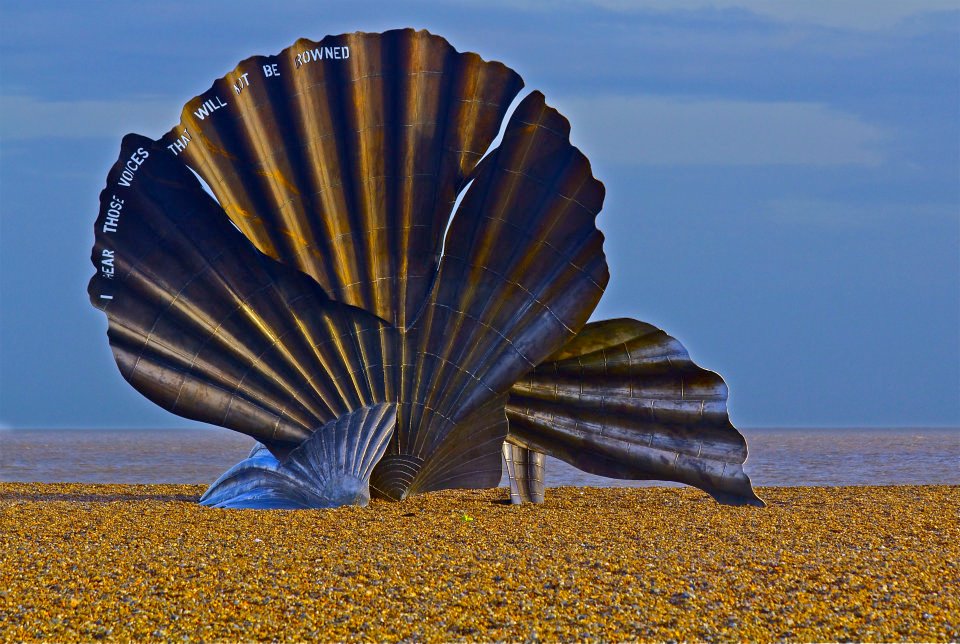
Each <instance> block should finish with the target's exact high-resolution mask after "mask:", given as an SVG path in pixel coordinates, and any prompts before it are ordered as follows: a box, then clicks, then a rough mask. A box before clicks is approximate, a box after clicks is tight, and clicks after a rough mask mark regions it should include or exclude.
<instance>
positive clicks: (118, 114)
mask: <svg viewBox="0 0 960 644" xmlns="http://www.w3.org/2000/svg"><path fill="white" fill-rule="evenodd" d="M182 104H183V101H177V100H169V99H163V100H161V99H157V98H144V99H140V100H118V101H104V100H77V101H48V100H42V99H38V98H33V97H30V96H3V97H0V114H2V115H3V118H2V119H0V139H2V140H4V141H13V140H25V139H38V138H47V137H51V138H69V139H76V138H92V137H112V138H117V139H119V138H120V137H121V136H123V135H124V134H127V133H128V132H139V133H142V134H145V135H147V136H151V137H159V136H160V135H162V134H163V133H165V132H166V131H167V130H168V129H170V128H171V127H173V126H174V125H175V124H176V123H178V122H179V121H180V113H179V106H180V105H182Z"/></svg>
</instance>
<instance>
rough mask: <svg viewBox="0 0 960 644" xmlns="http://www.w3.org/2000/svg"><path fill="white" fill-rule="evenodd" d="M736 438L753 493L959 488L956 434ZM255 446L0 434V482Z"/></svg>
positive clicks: (127, 470) (219, 468)
mask: <svg viewBox="0 0 960 644" xmlns="http://www.w3.org/2000/svg"><path fill="white" fill-rule="evenodd" d="M741 432H742V433H743V434H744V436H745V437H746V439H747V444H748V446H749V450H750V456H749V458H748V459H747V463H746V465H745V467H744V469H745V470H746V472H747V474H749V475H750V478H751V479H752V481H753V484H754V485H755V486H822V485H830V486H841V485H960V428H906V429H905V428H896V429H849V428H844V429H826V428H817V429H746V430H741ZM253 445H254V442H253V440H252V439H250V438H248V437H246V436H244V435H242V434H238V433H235V432H231V431H228V430H224V429H217V428H209V429H208V428H202V429H154V430H144V429H137V430H130V429H14V430H11V429H4V430H0V481H2V482H11V481H22V482H43V483H54V482H81V483H204V484H208V483H211V482H213V481H214V480H216V478H217V477H218V476H219V475H220V474H221V473H222V472H224V471H225V470H226V469H227V468H229V467H230V466H232V465H233V464H234V463H236V462H237V461H239V460H241V459H243V458H244V457H245V456H246V455H247V453H248V452H249V451H250V449H251V447H252V446H253ZM501 484H502V485H505V484H506V482H505V480H504V481H502V482H501ZM546 485H547V486H548V487H560V486H586V487H641V486H648V485H664V484H662V483H656V482H650V481H624V480H619V479H608V478H604V477H600V476H594V475H592V474H587V473H585V472H581V471H579V470H577V469H575V468H573V467H571V466H569V465H567V464H566V463H564V462H562V461H558V460H555V459H548V461H547V466H546ZM666 485H672V484H666Z"/></svg>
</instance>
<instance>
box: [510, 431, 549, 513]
mask: <svg viewBox="0 0 960 644" xmlns="http://www.w3.org/2000/svg"><path fill="white" fill-rule="evenodd" d="M546 458H547V457H546V455H545V454H543V453H542V452H535V451H533V450H532V449H527V448H526V447H520V446H519V445H514V444H513V443H509V442H507V441H504V443H503V460H504V461H506V463H507V476H508V477H509V479H510V502H511V503H513V504H514V505H517V504H520V503H543V473H544V469H545V467H546Z"/></svg>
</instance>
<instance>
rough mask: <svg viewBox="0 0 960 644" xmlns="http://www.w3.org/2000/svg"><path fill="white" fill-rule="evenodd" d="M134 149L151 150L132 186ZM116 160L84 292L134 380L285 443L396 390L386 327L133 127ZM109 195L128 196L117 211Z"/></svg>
mask: <svg viewBox="0 0 960 644" xmlns="http://www.w3.org/2000/svg"><path fill="white" fill-rule="evenodd" d="M131 156H136V158H138V159H142V161H141V164H140V165H139V166H137V170H136V175H135V179H134V180H133V181H132V182H130V185H129V186H124V185H122V183H121V180H122V179H123V177H122V175H121V173H122V172H123V170H124V169H125V168H126V167H127V163H126V162H125V161H126V160H127V159H129V158H130V157H131ZM120 159H121V160H120V161H119V162H118V163H117V164H116V165H115V166H114V168H113V170H112V171H111V172H110V174H109V176H108V179H107V189H106V190H104V192H103V193H102V194H101V202H102V213H101V216H100V218H99V219H98V221H97V228H96V231H97V233H96V244H95V246H94V250H93V257H92V259H93V261H94V264H95V265H97V266H98V267H100V271H99V272H98V273H97V274H96V275H95V276H94V277H93V279H92V280H91V282H90V286H89V293H90V298H91V301H92V303H93V304H94V305H95V306H98V307H100V308H102V309H103V311H104V312H105V313H106V314H107V317H108V320H109V323H110V326H109V331H108V336H109V338H110V344H111V346H112V348H113V351H114V356H115V358H116V360H117V364H118V366H119V368H120V372H121V374H122V375H123V377H124V378H125V379H126V380H127V381H128V382H130V384H131V385H133V386H134V388H136V389H137V390H138V391H140V392H141V393H142V394H144V395H145V396H146V397H148V398H149V399H151V400H153V401H154V402H156V403H157V404H159V405H161V406H162V407H164V408H166V409H168V410H169V411H171V412H173V413H175V414H178V415H180V416H185V417H187V418H193V419H196V420H201V421H205V422H210V423H214V424H217V425H222V426H224V427H229V428H230V429H235V430H237V431H241V432H243V433H246V434H248V435H250V436H253V437H254V438H256V439H257V440H259V441H261V442H263V443H264V444H266V445H267V446H268V447H269V448H270V449H271V450H273V451H274V452H275V453H276V454H278V455H284V454H285V453H286V452H288V451H290V450H291V449H293V448H294V447H296V445H298V444H299V443H300V442H302V441H303V440H304V439H306V438H307V437H308V436H309V435H310V433H311V432H313V430H314V429H316V428H318V427H320V426H322V425H324V424H325V423H327V422H329V421H331V420H333V419H335V418H337V417H339V416H341V415H344V414H346V413H348V412H350V411H352V410H355V409H358V408H360V407H363V406H367V405H370V404H373V403H377V402H386V401H391V400H392V399H393V398H394V397H395V395H396V394H395V392H394V390H393V389H392V387H391V385H390V383H389V382H388V381H387V380H386V379H385V377H384V374H385V372H386V369H388V368H389V367H390V366H391V365H392V363H393V362H395V360H396V358H395V357H394V356H393V355H392V351H393V347H395V346H396V333H395V332H394V331H393V330H392V329H391V328H390V326H389V325H387V324H386V323H385V322H384V321H382V320H380V319H378V318H376V317H375V316H373V315H371V314H369V313H367V312H365V311H363V310H361V309H357V308H354V307H350V306H347V305H344V304H340V303H338V302H334V301H332V300H330V299H329V298H328V297H327V296H326V295H325V293H324V292H323V290H322V289H321V288H320V287H319V286H318V285H317V283H316V282H314V281H313V280H312V279H310V278H308V277H306V276H305V275H302V274H301V273H298V272H297V271H295V270H293V269H291V268H288V267H286V266H284V265H283V264H280V263H278V262H276V261H274V260H272V259H270V258H268V257H266V256H264V255H263V254H262V253H260V252H259V251H257V250H256V249H255V248H254V247H253V246H252V245H251V244H250V243H249V242H248V241H247V240H246V238H244V237H243V235H241V234H240V233H239V232H238V231H237V230H236V229H235V228H234V227H233V226H232V225H231V224H230V222H229V220H228V219H227V218H226V216H225V215H224V214H223V211H222V210H221V209H220V208H219V206H217V204H216V202H214V201H213V200H212V199H211V198H210V197H209V196H208V195H207V194H206V193H205V192H204V191H203V189H202V188H201V186H200V184H199V182H198V181H197V180H196V178H195V177H194V176H193V175H192V173H191V172H190V171H189V170H188V169H187V168H186V167H185V166H183V165H182V164H180V163H179V162H178V161H177V160H176V159H174V158H172V157H171V156H169V155H167V154H166V152H165V151H164V150H163V149H162V148H159V147H158V146H156V145H154V144H153V142H152V141H150V140H149V139H146V138H143V137H139V136H136V135H130V136H128V137H126V138H125V139H124V142H123V147H122V150H121V156H120ZM111 203H113V204H117V205H119V206H120V209H119V211H118V212H119V213H120V216H119V219H117V220H115V221H111V220H108V216H110V212H111V211H113V212H117V210H116V209H111V207H110V204H111ZM107 259H109V264H107V263H105V260H107ZM108 268H109V270H110V271H111V272H109V273H108V272H107V270H108Z"/></svg>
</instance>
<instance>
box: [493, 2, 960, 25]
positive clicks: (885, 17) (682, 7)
mask: <svg viewBox="0 0 960 644" xmlns="http://www.w3.org/2000/svg"><path fill="white" fill-rule="evenodd" d="M506 4H508V5H510V6H514V7H515V6H517V5H518V4H519V6H521V7H524V8H526V9H528V10H543V11H557V9H558V5H559V6H560V7H567V8H570V7H577V6H581V7H584V6H586V7H591V6H592V7H596V8H599V9H605V10H608V11H613V12H618V13H634V12H654V13H675V12H680V11H696V12H704V11H737V10H740V11H747V12H750V13H753V14H756V15H758V16H761V17H764V18H768V19H770V20H774V21H776V22H784V23H802V24H813V25H820V26H824V27H834V28H841V29H854V30H867V31H873V30H882V29H889V28H891V27H894V26H895V25H897V24H898V23H900V22H901V21H903V20H906V19H909V18H912V17H915V16H918V15H921V14H925V13H935V12H942V11H957V10H958V9H960V5H958V4H957V1H956V0H910V1H909V2H907V1H905V0H842V1H838V0H801V1H796V2H786V1H777V0H567V1H566V2H563V1H561V2H557V1H556V0H521V1H520V2H519V3H518V2H517V1H516V0H510V2H507V3H506Z"/></svg>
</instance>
